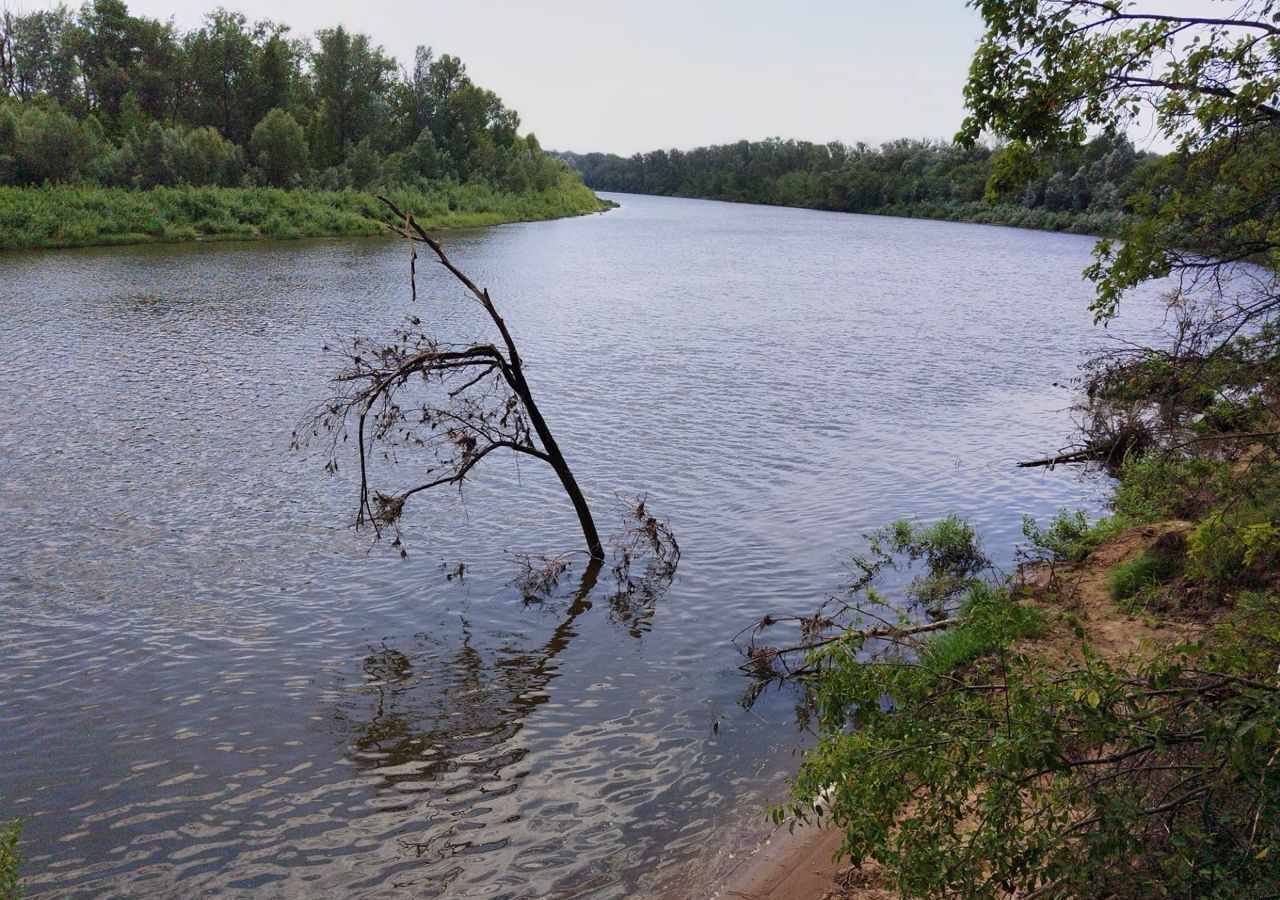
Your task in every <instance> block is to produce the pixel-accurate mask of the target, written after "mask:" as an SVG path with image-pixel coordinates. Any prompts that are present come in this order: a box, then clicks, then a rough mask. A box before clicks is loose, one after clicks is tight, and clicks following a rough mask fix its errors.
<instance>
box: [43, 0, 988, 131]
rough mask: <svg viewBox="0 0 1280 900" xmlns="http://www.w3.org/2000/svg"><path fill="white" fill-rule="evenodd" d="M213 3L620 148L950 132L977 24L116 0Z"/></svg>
mask: <svg viewBox="0 0 1280 900" xmlns="http://www.w3.org/2000/svg"><path fill="white" fill-rule="evenodd" d="M20 5H21V6H24V7H26V8H27V9H33V8H42V7H46V6H50V5H53V4H52V3H41V2H32V0H27V2H25V3H20ZM217 5H224V6H226V7H228V8H229V9H236V10H239V11H240V12H243V13H245V14H246V15H247V16H248V17H249V18H250V19H251V20H256V19H262V18H268V19H273V20H275V21H278V22H283V23H285V24H287V25H289V26H291V27H292V29H293V31H292V34H293V36H295V37H297V36H310V35H311V34H312V33H314V32H315V31H316V30H317V29H319V28H327V27H332V26H333V25H336V24H338V23H341V24H342V25H344V26H346V27H347V28H348V29H352V30H358V31H363V32H365V33H367V34H369V35H370V36H371V37H372V38H373V40H374V42H375V43H378V44H381V45H382V46H383V47H384V48H385V49H386V50H387V51H388V52H389V53H391V54H392V55H394V56H395V57H396V58H397V59H399V60H400V62H401V63H402V64H405V65H410V64H412V60H413V51H414V47H415V46H416V45H418V44H426V45H429V46H431V47H433V48H434V49H435V51H436V53H437V54H441V53H450V54H453V55H455V56H459V57H461V58H462V60H463V62H464V63H465V64H466V66H467V71H468V73H469V74H470V75H471V77H472V79H473V80H474V81H475V82H476V83H477V84H479V85H481V86H483V87H486V88H489V89H490V90H492V91H494V92H495V93H497V94H498V96H499V97H501V98H502V99H503V101H504V102H505V103H506V104H507V106H509V107H511V108H514V109H515V110H517V111H518V112H519V113H520V116H521V119H522V123H523V124H522V130H528V131H532V132H533V133H535V134H536V135H537V136H538V139H539V141H541V143H542V145H543V146H544V147H547V148H549V149H555V150H573V151H577V152H588V151H593V150H598V151H603V152H612V153H620V154H624V155H629V154H631V153H636V152H639V151H645V150H653V149H657V148H672V147H679V148H682V149H689V148H692V147H695V146H700V145H704V144H712V143H727V142H731V141H736V140H739V139H742V138H746V139H750V140H758V139H761V138H765V137H773V136H778V137H784V138H799V139H805V140H812V141H821V142H825V141H831V140H839V141H844V142H846V143H855V142H857V141H866V142H867V143H869V144H878V143H881V142H883V141H888V140H893V139H895V138H899V137H911V138H950V137H952V136H953V135H954V134H955V132H956V131H957V130H958V129H959V127H960V122H961V120H962V119H963V117H964V98H963V88H964V81H965V76H966V73H967V71H968V66H969V57H970V55H971V53H972V52H973V49H974V47H975V45H976V44H977V41H978V38H979V36H980V34H981V21H980V19H979V16H978V14H977V12H975V11H974V10H972V9H969V8H968V7H966V6H965V4H964V2H963V0H843V2H838V0H789V2H782V0H771V2H766V0H733V2H731V0H720V2H710V0H646V2H643V3H638V2H629V3H624V2H617V0H522V2H521V0H450V2H438V0H396V2H390V0H363V2H359V3H356V2H342V3H334V2H328V3H326V2H323V0H254V2H253V3H252V4H248V3H243V2H237V0H221V3H220V0H131V2H129V8H130V10H131V11H132V12H133V13H134V14H135V15H147V16H152V17H155V18H159V19H169V18H170V17H172V18H173V20H174V21H175V23H176V24H177V25H178V27H179V28H181V29H184V30H186V29H189V28H193V27H195V26H197V25H198V24H199V23H200V20H201V18H202V17H203V16H204V14H205V13H206V12H207V11H208V10H209V9H211V8H213V7H214V6H217Z"/></svg>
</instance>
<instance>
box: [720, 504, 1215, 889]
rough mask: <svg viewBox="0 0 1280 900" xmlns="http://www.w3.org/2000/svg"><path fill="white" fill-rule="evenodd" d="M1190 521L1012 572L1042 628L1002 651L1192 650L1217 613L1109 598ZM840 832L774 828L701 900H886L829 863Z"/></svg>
mask: <svg viewBox="0 0 1280 900" xmlns="http://www.w3.org/2000/svg"><path fill="white" fill-rule="evenodd" d="M1194 527H1195V526H1194V524H1193V523H1191V522H1187V521H1182V520H1178V519H1172V520H1165V521H1160V522H1153V523H1151V524H1147V525H1140V526H1136V527H1133V528H1129V529H1126V530H1124V531H1122V532H1120V533H1119V534H1116V535H1115V536H1113V537H1111V538H1109V539H1108V540H1106V541H1104V542H1103V543H1101V544H1100V545H1098V546H1097V547H1096V548H1095V549H1093V550H1092V551H1091V552H1090V553H1089V554H1088V556H1087V557H1085V559H1083V560H1082V561H1081V562H1079V563H1078V564H1067V565H1065V566H1062V565H1059V566H1054V565H1048V564H1042V565H1035V566H1032V567H1030V568H1028V569H1026V570H1024V571H1023V572H1021V573H1020V575H1019V586H1018V588H1017V590H1018V591H1019V592H1020V593H1021V594H1023V600H1022V602H1023V603H1024V604H1025V605H1027V606H1029V607H1031V608H1034V609H1036V610H1038V611H1039V612H1040V613H1041V614H1043V616H1044V619H1045V621H1046V622H1048V623H1050V624H1049V626H1048V627H1047V628H1046V629H1045V630H1044V631H1043V632H1042V633H1040V634H1038V635H1036V636H1035V637H1034V638H1031V639H1021V640H1017V641H1014V642H1013V643H1012V645H1011V647H1010V649H1011V650H1012V651H1014V652H1017V653H1020V654H1025V655H1027V656H1028V657H1031V658H1033V659H1035V660H1037V661H1038V662H1039V663H1041V664H1043V665H1045V666H1048V667H1052V668H1054V669H1055V670H1059V669H1060V670H1063V671H1067V670H1070V669H1071V668H1073V667H1077V666H1094V667H1099V666H1102V667H1108V668H1112V667H1114V669H1115V670H1117V671H1124V670H1125V669H1127V668H1133V667H1141V666H1142V665H1144V664H1147V663H1149V662H1150V661H1151V660H1153V659H1157V658H1159V657H1160V656H1161V654H1163V653H1167V652H1170V651H1171V650H1173V649H1175V648H1179V647H1186V646H1192V645H1193V644H1194V643H1195V642H1198V641H1201V640H1202V639H1204V638H1205V637H1206V636H1208V635H1209V634H1210V632H1211V629H1212V627H1213V625H1214V624H1216V622H1217V617H1215V616H1213V615H1211V614H1210V613H1209V611H1208V610H1206V609H1201V610H1197V611H1194V612H1189V611H1187V610H1179V611H1177V612H1174V611H1171V610H1165V611H1164V613H1165V614H1154V613H1153V611H1152V610H1149V609H1144V610H1141V611H1138V610H1136V609H1135V608H1134V607H1133V605H1132V604H1127V603H1124V602H1120V601H1117V600H1116V599H1115V588H1114V584H1115V577H1114V573H1116V572H1117V571H1120V570H1123V569H1124V568H1125V567H1127V566H1132V565H1133V564H1134V562H1135V561H1137V560H1141V559H1143V558H1146V557H1148V556H1149V555H1150V554H1151V553H1152V552H1155V551H1156V550H1157V548H1161V547H1167V546H1169V545H1170V544H1177V543H1179V542H1184V541H1185V539H1186V536H1187V535H1188V534H1189V533H1191V532H1192V530H1193V529H1194ZM843 838H844V834H843V832H841V831H840V830H839V829H838V828H835V827H830V826H828V827H818V826H817V825H815V824H813V823H806V824H803V825H797V826H795V827H794V828H792V826H791V823H790V822H784V823H783V824H782V825H779V826H778V827H777V828H776V829H775V830H774V831H773V833H772V834H770V836H769V837H768V838H767V839H766V840H764V841H763V842H762V843H760V844H759V845H758V846H757V847H755V848H754V849H753V851H752V852H751V853H750V854H749V855H747V856H746V857H745V858H744V859H743V860H742V861H741V862H740V863H739V864H738V866H737V867H735V868H734V869H733V870H732V871H731V872H729V873H728V875H727V876H726V877H725V878H724V879H722V880H721V881H720V882H719V883H717V884H716V885H715V886H714V888H713V889H712V890H711V891H710V892H708V893H707V894H706V895H705V900H727V898H750V900H889V898H892V897H896V896H899V894H898V893H897V892H895V891H893V890H891V889H890V888H891V883H890V880H889V878H888V877H887V873H886V872H885V871H884V869H883V868H882V867H881V866H880V865H878V864H877V863H876V862H874V861H867V862H866V863H864V865H863V866H862V867H861V868H853V867H851V866H850V865H849V863H848V861H847V859H846V860H841V859H838V858H837V854H838V852H839V850H840V847H841V844H842V841H843Z"/></svg>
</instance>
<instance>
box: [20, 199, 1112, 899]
mask: <svg viewBox="0 0 1280 900" xmlns="http://www.w3.org/2000/svg"><path fill="white" fill-rule="evenodd" d="M613 199H615V200H617V201H619V202H620V203H621V204H622V205H621V207H620V208H618V209H616V210H613V211H611V212H608V213H606V214H602V215H594V216H589V217H584V218H579V219H570V220H563V221H556V222H546V223H537V224H527V225H513V226H504V227H500V228H494V229H488V230H484V231H476V232H470V233H458V234H450V235H446V236H445V241H446V245H447V246H448V248H449V249H450V251H451V254H452V256H453V257H454V259H455V261H457V262H459V263H460V264H461V265H462V266H463V268H465V269H466V270H467V271H468V272H469V273H471V274H472V275H473V276H474V278H475V279H476V281H478V282H479V283H480V284H482V285H485V286H487V287H488V288H489V289H490V292H491V294H492V296H493V298H494V300H495V302H496V303H497V304H498V306H499V308H500V309H501V310H502V311H503V313H504V315H505V317H506V319H507V321H508V323H509V325H510V326H511V329H512V331H513V332H514V333H515V335H516V339H517V341H518V343H519V345H520V347H521V352H522V354H523V356H524V357H525V359H526V365H527V367H528V374H529V377H530V381H531V382H532V385H533V389H534V391H535V392H536V393H537V395H538V396H539V398H540V399H541V403H542V406H543V411H544V413H545V414H546V416H547V418H548V420H549V421H550V423H551V425H552V428H553V429H554V430H555V431H556V434H557V437H558V439H559V442H560V444H561V446H562V448H563V449H564V451H565V453H566V455H567V456H568V458H569V460H570V462H571V464H572V465H573V467H574V468H575V470H576V472H577V475H578V478H579V481H580V482H581V483H582V485H583V487H584V490H585V491H586V493H587V495H588V496H589V498H590V499H591V500H592V501H593V505H594V506H595V507H596V509H597V518H598V519H599V520H600V522H601V526H602V531H605V532H609V531H612V530H614V527H615V524H616V523H617V521H618V519H619V514H620V510H621V508H622V501H623V499H625V498H629V497H635V496H636V495H639V494H647V496H648V500H649V504H650V506H651V507H652V508H653V509H654V510H655V511H657V512H658V513H659V514H661V515H663V516H665V517H667V518H668V519H669V521H670V523H671V526H672V527H673V528H674V530H675V532H676V534H677V537H678V538H679V541H680V543H681V545H682V547H683V550H684V556H683V559H682V561H681V563H680V567H679V570H678V573H677V576H676V578H675V580H674V582H673V583H672V584H671V585H670V587H669V588H668V589H667V590H666V591H665V592H662V593H660V594H658V595H657V596H655V597H652V598H649V599H648V600H647V601H646V602H640V603H634V604H610V603H609V602H607V597H608V594H609V592H610V591H609V584H608V581H609V578H608V576H607V575H606V576H604V577H603V578H602V579H601V583H600V585H599V586H598V587H597V588H596V590H595V591H594V593H593V594H592V595H591V598H590V603H589V604H576V605H574V604H571V603H570V601H569V600H568V599H565V598H559V599H552V600H549V601H546V602H544V603H541V604H524V603H522V602H521V600H520V595H519V593H518V591H517V589H516V588H515V587H514V586H513V585H512V583H511V582H512V579H513V577H514V576H515V574H516V573H517V569H518V565H517V561H516V556H515V554H518V553H522V552H530V553H545V552H548V551H559V550H568V549H575V548H577V546H578V544H579V542H580V535H579V532H578V531H577V526H576V522H575V520H574V518H573V513H572V509H571V508H570V507H569V504H568V503H567V501H565V500H564V498H563V496H562V495H561V494H560V493H558V490H557V488H556V484H555V482H554V478H553V476H551V474H550V473H549V472H544V471H540V470H539V469H538V468H537V466H536V465H534V464H531V463H530V461H528V460H526V461H523V462H521V463H520V464H519V465H518V466H517V464H516V461H515V460H512V459H510V458H499V457H496V456H495V457H491V458H490V460H488V461H486V463H485V464H484V465H485V468H484V470H483V472H482V473H481V474H480V475H479V477H477V478H476V479H475V480H474V481H473V482H471V483H469V484H468V486H467V487H466V490H465V492H463V493H461V494H459V493H458V492H456V491H452V492H450V491H445V492H443V493H436V494H434V495H430V496H427V497H420V498H418V499H416V500H415V501H414V502H413V503H412V504H411V505H410V506H409V507H408V508H407V511H406V514H405V519H404V522H403V526H404V532H405V537H406V542H407V550H408V554H409V555H408V557H407V558H405V559H401V558H400V556H399V554H398V553H397V552H396V551H395V550H394V549H393V548H391V547H389V546H388V545H387V544H385V543H383V544H374V543H373V542H372V541H371V538H370V536H369V535H368V534H366V533H364V532H357V531H355V530H353V529H352V528H351V527H350V526H351V523H352V520H353V517H354V513H355V504H356V499H357V491H356V484H355V482H354V481H353V478H354V474H355V470H354V467H353V465H352V464H353V463H354V459H353V458H352V457H351V456H350V454H347V455H344V456H342V457H341V463H342V465H341V466H340V468H339V471H338V474H337V475H336V476H330V475H327V474H326V473H325V472H324V471H323V463H324V459H323V455H322V454H321V453H320V452H319V451H315V450H313V451H307V452H301V453H300V452H291V451H290V449H289V437H290V432H291V431H292V429H293V427H294V425H295V424H296V423H297V422H298V420H299V419H300V418H301V417H302V416H304V415H305V414H306V412H307V411H308V409H309V408H311V407H312V406H313V405H314V404H315V403H316V402H317V401H318V400H320V399H322V398H323V397H324V396H326V392H327V381H328V378H329V377H330V376H331V375H332V374H333V372H334V367H335V365H336V361H335V360H334V359H333V357H332V355H330V354H325V353H323V352H322V351H321V348H322V347H323V346H324V345H325V344H333V343H334V342H335V341H336V342H343V341H346V340H347V339H349V337H350V336H351V335H353V334H356V333H361V334H367V335H375V336H376V335H380V334H383V333H386V332H388V331H390V329H391V328H393V327H394V326H395V325H397V324H398V323H399V322H401V321H402V320H403V318H404V317H405V316H407V315H409V314H416V315H418V316H420V317H421V318H422V319H423V320H424V322H427V323H429V324H432V325H434V326H436V327H438V328H439V329H440V330H441V332H442V333H444V334H447V335H449V336H451V337H454V338H457V339H468V338H473V337H485V336H486V335H487V331H486V330H485V322H484V320H483V318H482V316H481V313H480V311H479V310H478V308H477V307H476V306H475V305H474V304H473V303H469V302H468V301H467V300H466V298H465V296H464V295H463V293H462V292H461V290H460V289H459V288H458V287H457V286H456V285H455V284H454V283H453V282H451V281H450V280H449V279H448V278H447V277H446V276H445V273H443V272H442V271H441V270H440V269H439V267H438V266H429V265H427V264H426V262H425V260H420V261H419V270H420V274H419V282H418V294H419V298H418V301H417V302H416V304H415V303H412V302H411V301H410V298H409V290H408V282H407V264H408V257H407V250H406V247H405V245H404V244H403V242H399V241H395V240H391V239H368V240H324V241H304V242H297V243H277V244H267V243H257V244H189V245H178V246H143V247H134V248H114V249H90V250H80V251H61V252H45V253H32V254H5V255H0V597H2V599H0V616H2V618H0V650H2V653H0V820H3V819H8V818H12V817H15V816H16V817H21V819H22V821H23V828H24V830H23V839H22V852H23V855H24V870H23V871H24V874H25V875H26V876H27V877H28V879H29V883H30V891H31V894H32V895H33V896H42V895H44V894H46V893H47V894H51V895H58V896H79V895H83V896H109V895H149V896H177V895H188V896H189V895H195V894H198V893H210V894H217V895H221V896H250V895H254V894H258V893H265V894H268V895H273V896H280V895H285V896H290V895H308V896H316V895H333V894H337V893H341V894H343V895H346V896H380V897H381V896H418V897H424V896H425V897H434V896H449V897H472V896H475V897H481V896H483V897H491V898H492V897H544V896H545V897H576V896H590V897H632V896H642V895H645V894H646V893H648V894H655V895H656V894H662V895H667V894H678V893H679V892H680V891H685V892H687V893H689V894H691V895H692V894H694V893H696V888H697V887H698V886H699V885H701V886H705V884H706V880H707V879H708V878H709V877H710V876H711V875H712V874H713V873H715V872H716V871H719V870H722V869H723V868H724V867H725V866H726V865H728V864H729V862H728V860H729V854H730V853H733V852H735V850H734V848H736V847H739V846H740V845H741V842H742V841H743V840H745V839H746V838H747V837H748V836H750V835H751V834H753V833H758V832H759V830H760V829H761V828H762V827H763V824H764V823H763V820H762V819H761V813H760V810H761V809H762V808H763V805H764V804H766V803H768V802H773V801H777V800H780V799H782V798H783V796H784V795H785V779H786V777H787V776H788V774H789V773H791V772H792V771H793V770H794V768H795V766H796V764H797V758H796V756H795V755H794V752H793V751H795V750H796V749H797V748H800V747H803V746H806V745H807V743H808V738H807V736H806V735H805V734H804V733H803V732H801V731H799V730H798V728H797V724H796V716H795V707H796V703H797V697H796V696H795V695H794V694H792V693H790V692H789V691H785V690H784V691H770V692H768V693H766V694H765V695H764V696H763V697H761V698H760V700H759V701H758V702H757V703H756V704H755V705H754V706H753V707H752V708H751V709H749V710H747V709H744V708H743V707H741V706H740V705H739V704H738V700H739V698H740V696H741V694H742V692H743V689H744V688H745V687H746V684H745V683H744V680H743V679H742V677H741V676H740V675H739V673H738V671H737V666H738V664H739V663H740V662H741V660H740V658H739V656H738V653H737V651H736V649H735V647H734V646H733V644H732V643H731V638H732V637H733V636H734V634H735V633H736V632H738V631H739V630H740V629H741V628H743V627H744V626H746V625H748V624H750V623H751V622H752V621H753V620H755V619H757V618H759V617H760V616H761V615H763V614H764V613H766V612H809V611H811V610H812V609H813V607H814V606H815V605H816V604H817V603H818V602H819V601H820V600H821V599H822V598H823V597H824V596H825V595H826V594H828V593H829V592H832V591H835V590H838V589H839V587H840V585H841V583H842V582H843V581H844V579H845V578H846V575H847V571H846V568H845V560H846V559H847V556H848V553H849V552H850V551H852V550H856V549H857V548H858V547H859V546H860V536H861V535H862V534H863V533H864V532H866V531H867V530H868V529H870V528H873V527H875V526H876V525H879V524H882V523H884V522H886V521H888V520H890V519H893V518H896V517H900V516H905V517H908V518H914V519H918V520H921V521H927V520H930V519H935V518H938V517H940V516H943V515H945V514H947V513H950V512H955V513H958V514H959V515H961V516H963V517H965V518H967V519H968V520H970V521H971V522H973V523H974V524H975V525H976V526H978V527H979V529H980V530H981V532H982V534H983V536H984V539H985V544H986V547H987V548H988V549H989V551H990V552H991V554H992V555H993V556H994V557H995V558H996V559H997V560H999V561H1000V562H1001V563H1002V564H1005V565H1008V564H1009V563H1010V562H1011V560H1012V549H1013V545H1014V543H1015V542H1016V541H1017V539H1018V538H1019V534H1018V528H1019V520H1020V518H1021V516H1022V515H1023V514H1024V513H1031V514H1033V515H1037V516H1040V517H1042V518H1043V517H1044V516H1046V515H1048V514H1049V513H1051V512H1053V511H1054V510H1056V509H1058V508H1059V507H1062V506H1069V507H1081V508H1085V509H1089V510H1091V511H1096V510H1097V509H1098V504H1099V502H1100V497H1101V496H1102V492H1103V486H1102V485H1100V484H1099V483H1098V482H1097V480H1096V479H1093V478H1089V477H1081V476H1080V475H1078V474H1077V473H1074V472H1069V471H1064V470H1057V471H1053V472H1048V471H1045V470H1042V469H1032V470H1024V469H1017V468H1015V467H1014V466H1013V464H1012V461H1013V460H1014V459H1016V458H1026V457H1028V456H1033V455H1042V454H1043V453H1045V452H1051V451H1053V450H1054V449H1055V448H1056V447H1057V446H1058V445H1059V444H1060V443H1061V442H1062V441H1063V440H1064V438H1065V437H1066V436H1067V435H1068V434H1069V431H1070V421H1069V416H1068V413H1067V411H1066V408H1067V407H1068V405H1069V404H1070V401H1071V398H1072V393H1071V389H1070V388H1069V386H1068V382H1069V380H1070V379H1071V378H1073V377H1074V376H1076V375H1077V374H1078V372H1077V366H1078V364H1079V362H1080V360H1081V358H1082V354H1083V353H1084V352H1085V350H1086V349H1087V348H1089V347H1092V346H1096V345H1097V344H1098V343H1099V341H1100V340H1102V339H1103V335H1102V333H1101V331H1100V330H1097V329H1094V328H1093V327H1092V325H1091V322H1090V316H1089V314H1088V312H1087V310H1086V304H1087V302H1088V298H1089V295H1090V291H1089V287H1088V285H1087V284H1085V283H1083V282H1082V281H1081V277H1080V272H1081V269H1082V268H1083V267H1084V266H1085V265H1086V264H1087V262H1088V260H1089V249H1090V247H1091V246H1092V241H1091V239H1088V238H1083V237H1077V236H1070V235H1055V234H1044V233H1037V232H1030V231H1018V230H1013V229H1005V228H996V227H988V226H977V225H963V224H952V223H941V222H928V221H916V220H905V219H893V218H877V217H867V216H857V215H844V214H838V213H823V212H815V211H806V210H795V209H775V208H767V207H757V206H742V205H732V204H725V203H713V202H705V201H693V200H678V199H662V198H648V197H633V196H621V195H619V196H614V198H613ZM1120 330H1121V331H1123V323H1121V326H1120ZM398 471H399V473H400V474H399V476H398V477H401V478H402V479H403V481H404V483H405V484H408V483H410V479H411V478H412V476H413V465H412V460H411V459H409V458H406V459H404V460H402V461H401V462H400V464H399V467H398ZM392 474H393V477H396V476H395V473H392ZM459 562H465V564H466V566H467V569H466V575H465V577H464V578H463V579H461V580H458V579H452V580H450V579H449V578H447V577H446V573H447V572H448V571H450V570H452V569H453V568H454V567H456V565H457V563H459Z"/></svg>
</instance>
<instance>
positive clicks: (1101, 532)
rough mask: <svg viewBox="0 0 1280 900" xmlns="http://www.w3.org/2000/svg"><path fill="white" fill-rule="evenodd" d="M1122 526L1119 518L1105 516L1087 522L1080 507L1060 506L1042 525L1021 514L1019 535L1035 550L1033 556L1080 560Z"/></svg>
mask: <svg viewBox="0 0 1280 900" xmlns="http://www.w3.org/2000/svg"><path fill="white" fill-rule="evenodd" d="M1123 527H1124V525H1123V523H1122V522H1121V521H1120V520H1118V519H1107V518H1102V519H1099V520H1098V521H1097V522H1095V523H1094V524H1093V525H1090V524H1089V519H1088V517H1087V516H1085V514H1084V511H1083V510H1076V511H1075V512H1068V511H1067V510H1065V509H1061V510H1059V511H1058V512H1057V514H1056V515H1054V516H1053V518H1051V519H1050V520H1049V524H1048V525H1047V526H1046V527H1044V528H1041V527H1040V525H1039V523H1038V522H1036V520H1035V518H1033V517H1032V516H1023V517H1022V534H1023V535H1024V536H1025V537H1026V538H1027V540H1029V541H1030V542H1031V546H1032V547H1033V548H1035V551H1036V552H1035V553H1033V554H1032V556H1033V557H1035V558H1040V559H1043V560H1044V561H1045V562H1069V563H1078V562H1081V561H1083V560H1084V558H1085V557H1086V556H1088V555H1089V554H1090V553H1091V552H1093V550H1094V549H1095V548H1096V547H1098V546H1099V545H1100V544H1102V543H1103V542H1104V541H1107V540H1109V539H1110V538H1112V537H1114V536H1115V535H1116V534H1118V533H1119V532H1120V531H1121V530H1123Z"/></svg>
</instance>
